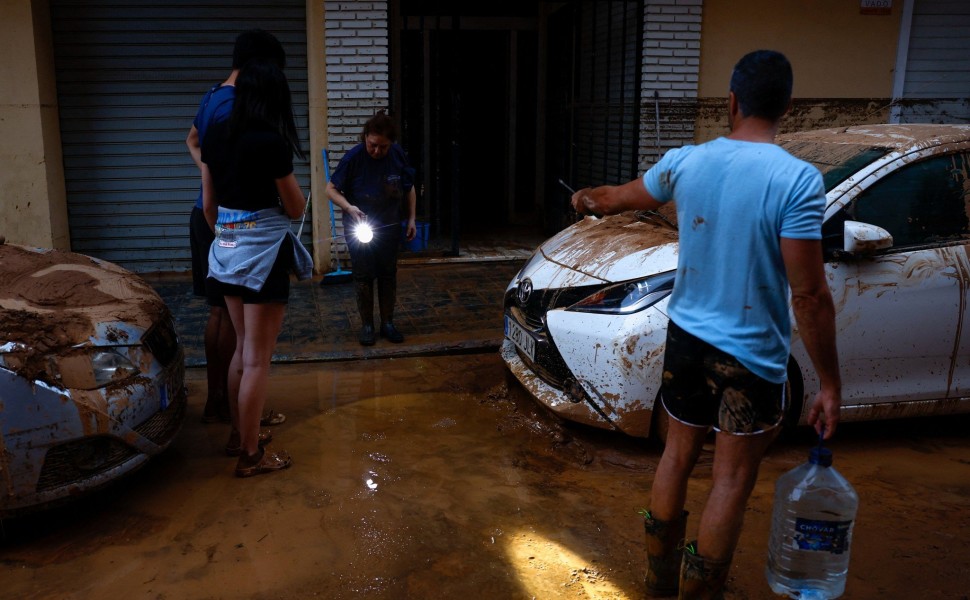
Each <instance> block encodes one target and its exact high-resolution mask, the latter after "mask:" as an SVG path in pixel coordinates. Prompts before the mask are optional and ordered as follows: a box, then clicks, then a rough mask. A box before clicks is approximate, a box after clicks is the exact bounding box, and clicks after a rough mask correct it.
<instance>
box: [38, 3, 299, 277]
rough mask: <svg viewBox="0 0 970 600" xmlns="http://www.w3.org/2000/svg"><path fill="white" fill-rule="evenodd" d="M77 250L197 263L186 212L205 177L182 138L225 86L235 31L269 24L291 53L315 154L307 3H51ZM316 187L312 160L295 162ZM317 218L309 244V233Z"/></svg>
mask: <svg viewBox="0 0 970 600" xmlns="http://www.w3.org/2000/svg"><path fill="white" fill-rule="evenodd" d="M51 16H52V28H53V37H54V52H55V66H56V70H57V93H58V104H59V110H60V119H61V137H62V142H63V151H64V171H65V178H66V182H67V203H68V215H69V222H70V228H71V247H72V249H73V250H74V251H75V252H81V253H84V254H89V255H92V256H96V257H99V258H103V259H106V260H110V261H112V262H115V263H118V264H120V265H122V266H124V267H126V268H129V269H132V270H134V271H139V272H148V271H186V270H188V269H190V268H191V265H190V254H189V243H188V217H189V212H190V211H191V209H192V206H193V203H194V202H195V198H196V195H197V193H198V186H199V174H198V170H197V169H196V168H195V165H194V163H193V162H192V159H191V157H190V156H189V154H188V150H187V149H186V147H185V137H186V135H187V134H188V131H189V128H190V127H191V126H192V119H193V117H194V116H195V111H196V109H197V108H198V103H199V100H200V99H201V98H202V95H203V94H204V93H205V92H206V90H208V89H209V88H210V87H211V86H212V85H214V84H216V83H219V82H221V81H223V80H224V79H225V78H226V76H227V75H228V74H229V70H230V67H231V64H232V49H233V43H234V42H235V37H236V35H237V34H238V33H239V32H241V31H244V30H246V29H251V28H254V27H260V28H262V29H265V30H267V31H269V32H271V33H273V34H274V35H276V36H277V37H278V38H279V39H280V41H281V42H282V44H283V47H284V48H285V49H286V52H287V67H286V75H287V78H288V79H289V82H290V87H291V90H292V92H293V104H294V111H295V112H296V118H297V127H298V128H299V132H300V137H301V141H302V144H303V148H304V150H306V151H308V152H307V156H308V160H309V142H308V139H309V134H308V117H307V60H306V8H305V4H304V1H303V0H274V2H272V3H269V2H266V1H265V0H264V1H263V2H252V1H249V2H247V1H238V0H237V1H233V2H229V1H225V0H209V1H208V2H206V3H204V4H200V3H198V2H190V1H187V0H167V1H166V2H165V3H161V2H154V1H149V0H142V1H137V0H99V1H91V0H52V2H51ZM295 164H296V173H297V177H298V179H299V181H300V183H301V185H302V186H303V189H304V192H306V190H308V189H309V181H310V177H309V165H308V164H307V163H306V161H304V162H303V163H302V164H301V161H299V160H298V159H297V160H296V163H295ZM309 230H310V227H309V219H308V224H307V226H306V227H304V234H303V237H304V241H305V243H307V244H309V240H310V238H311V237H312V236H311V235H310V233H309Z"/></svg>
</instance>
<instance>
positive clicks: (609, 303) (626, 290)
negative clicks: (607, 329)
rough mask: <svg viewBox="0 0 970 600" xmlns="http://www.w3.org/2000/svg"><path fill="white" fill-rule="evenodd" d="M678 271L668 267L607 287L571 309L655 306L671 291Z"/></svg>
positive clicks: (623, 310) (626, 310)
mask: <svg viewBox="0 0 970 600" xmlns="http://www.w3.org/2000/svg"><path fill="white" fill-rule="evenodd" d="M676 274H677V271H666V272H664V273H658V274H656V275H651V276H650V277H645V278H643V279H636V280H634V281H625V282H623V283H618V284H616V285H611V286H609V287H605V288H603V289H601V290H599V291H598V292H596V293H595V294H592V295H590V296H587V297H586V298H584V299H582V300H580V301H579V302H577V303H576V304H574V305H572V306H570V307H569V308H568V309H567V310H574V311H578V312H591V313H603V314H609V315H628V314H631V313H635V312H637V311H641V310H643V309H645V308H647V307H648V306H653V305H654V304H656V303H657V302H660V301H661V300H663V299H664V298H666V297H667V296H669V295H670V293H671V292H672V291H673V289H674V276H675V275H676Z"/></svg>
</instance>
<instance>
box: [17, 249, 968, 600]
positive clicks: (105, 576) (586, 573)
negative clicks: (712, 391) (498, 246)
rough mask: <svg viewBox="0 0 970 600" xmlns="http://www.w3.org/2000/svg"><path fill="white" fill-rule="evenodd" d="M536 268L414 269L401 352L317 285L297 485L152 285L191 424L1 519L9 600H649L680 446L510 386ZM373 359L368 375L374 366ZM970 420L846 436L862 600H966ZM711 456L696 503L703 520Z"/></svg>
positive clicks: (299, 419)
mask: <svg viewBox="0 0 970 600" xmlns="http://www.w3.org/2000/svg"><path fill="white" fill-rule="evenodd" d="M520 266H521V260H502V261H488V262H485V261H478V262H461V263H440V264H435V263H430V262H424V263H420V264H403V265H402V266H401V268H400V278H399V287H400V288H401V293H400V301H399V313H398V318H397V319H396V320H397V322H398V324H399V326H400V327H401V329H402V330H403V331H404V333H405V334H406V335H407V336H408V339H407V341H406V342H405V343H404V344H401V345H393V344H389V343H387V342H386V341H383V340H382V341H379V342H378V345H376V346H374V347H372V348H362V347H361V346H359V345H358V344H357V341H356V332H357V321H356V316H355V313H356V308H355V305H354V301H353V289H352V284H335V285H324V286H321V285H320V284H319V278H318V279H317V280H315V281H311V282H304V283H298V284H294V286H293V295H292V301H291V305H290V309H289V311H288V315H287V319H286V322H285V324H284V333H283V336H281V343H280V347H279V351H278V353H277V356H276V359H275V362H276V364H274V366H273V368H272V371H271V379H270V386H269V392H268V401H267V405H268V406H270V407H272V408H275V409H276V410H280V411H282V412H284V413H285V414H286V415H287V416H288V418H287V420H286V422H285V423H283V424H282V425H279V426H277V427H274V428H273V435H274V441H273V442H272V443H271V446H270V447H271V448H272V449H284V450H287V451H288V452H289V453H290V454H291V455H292V456H293V458H294V465H293V466H292V467H291V468H290V469H288V470H286V471H283V472H280V473H273V474H269V475H263V476H259V477H254V478H251V479H238V478H236V477H234V476H233V467H234V465H235V459H233V458H228V457H226V456H225V454H224V451H223V447H224V445H225V443H226V438H227V436H228V428H227V426H226V425H220V424H202V423H201V422H200V417H201V411H202V404H203V403H204V398H205V395H206V390H205V369H204V368H201V367H199V365H202V364H203V363H204V356H203V353H202V343H201V342H202V330H203V327H204V320H205V315H206V308H205V306H204V304H203V303H201V302H200V301H199V300H198V299H195V298H194V297H192V295H191V290H190V286H189V284H188V281H187V280H186V279H185V278H184V277H183V278H181V279H173V278H155V280H150V281H151V283H152V284H153V285H154V286H155V288H156V289H158V290H159V291H160V293H161V294H162V296H163V297H164V298H165V299H166V301H167V302H168V303H169V305H170V307H171V308H172V310H173V312H174V314H175V316H176V319H177V322H178V327H179V331H180V334H181V337H182V340H183V343H184V344H185V346H186V350H187V355H188V361H187V362H188V363H189V365H190V366H195V367H196V368H190V369H188V371H187V378H188V379H187V386H188V392H189V414H188V418H187V421H186V423H185V425H184V427H183V429H182V431H181V432H180V434H179V435H178V436H177V437H176V439H175V441H174V442H173V445H172V447H171V448H170V449H169V450H168V451H167V452H165V453H164V454H162V455H161V456H159V457H157V458H156V459H154V460H153V461H151V462H150V463H149V464H148V465H147V466H145V467H144V468H143V469H142V470H140V471H139V472H137V473H135V474H134V475H133V476H132V477H129V478H127V479H125V480H123V481H121V482H119V483H118V484H116V485H113V486H111V487H109V488H107V489H106V490H104V491H102V492H99V493H97V494H94V495H92V496H89V497H85V498H80V499H78V501H77V502H75V503H72V504H70V505H67V506H63V507H59V508H55V509H52V510H49V511H46V512H43V513H39V514H35V515H27V516H24V517H20V518H16V519H7V520H4V521H0V581H2V582H3V583H2V585H0V600H6V599H7V598H10V599H21V598H32V599H33V598H37V599H41V600H46V599H63V598H68V599H89V598H90V599H101V598H114V597H121V598H153V599H163V598H180V599H182V598H185V599H208V598H253V599H269V598H273V599H281V600H290V599H303V598H333V599H343V598H348V599H357V598H367V599H380V600H384V599H387V600H397V599H430V598H435V599H437V598H464V599H467V600H476V599H479V598H482V599H486V598H487V599H490V600H491V599H520V598H521V599H526V600H528V599H536V598H538V599H553V600H564V599H567V598H568V599H604V600H605V599H611V600H619V599H627V598H629V599H633V598H642V597H643V594H644V590H643V583H642V570H643V568H644V563H645V556H644V552H643V540H642V535H643V534H642V520H641V518H640V517H639V516H638V515H637V512H636V511H637V509H639V508H642V507H643V506H644V504H645V503H646V500H647V497H648V493H649V489H650V485H651V484H652V480H653V473H654V468H655V465H656V462H657V460H658V459H659V456H660V451H661V450H660V447H659V445H658V444H656V443H653V442H651V441H648V440H647V441H645V440H637V439H632V438H628V437H625V436H622V435H619V434H612V433H609V432H603V431H598V430H590V429H586V428H583V427H578V426H575V425H572V424H569V423H563V422H561V421H559V420H557V419H555V418H553V417H552V416H551V415H549V414H548V413H546V412H545V411H543V410H542V409H541V408H540V407H539V406H538V405H537V404H536V403H535V402H533V401H532V400H531V399H530V398H529V397H527V396H526V394H525V393H524V392H523V391H522V389H521V388H520V387H518V386H517V385H515V384H514V383H513V384H510V383H509V379H508V376H507V373H506V369H505V367H504V365H503V364H502V361H501V359H500V357H499V356H498V353H497V352H496V351H495V348H496V347H497V346H498V343H499V342H500V340H501V337H502V309H501V299H502V293H503V292H504V289H505V286H506V285H507V283H508V282H509V281H510V279H511V278H512V277H513V276H514V274H515V272H516V271H517V270H518V268H519V267H520ZM354 359H367V360H354ZM968 428H970V417H967V416H960V417H948V418H944V419H910V420H908V421H897V422H888V423H881V424H847V425H843V426H842V427H840V431H839V434H838V436H837V438H836V440H835V441H834V442H833V443H832V444H831V447H832V449H833V451H834V453H835V460H836V466H837V468H839V470H840V472H842V473H843V475H845V476H846V477H847V478H848V479H849V481H851V482H852V483H853V485H855V487H856V489H857V491H858V492H859V495H860V498H861V506H860V510H859V517H858V521H857V525H856V530H855V538H854V540H853V544H852V559H851V562H850V568H849V581H848V586H847V591H846V594H845V596H844V598H847V599H856V600H875V599H877V598H878V599H883V598H910V597H912V598H921V599H928V600H937V599H939V600H943V599H948V600H949V599H967V598H968V594H967V590H968V589H970V570H968V569H967V567H968V566H970V550H967V548H966V544H965V543H964V540H966V539H968V537H970V483H968V482H970V438H968V436H967V435H966V431H967V430H968ZM813 443H814V436H813V435H812V434H811V432H810V431H803V432H796V434H795V435H794V436H791V437H789V438H784V439H782V440H779V442H777V443H776V444H775V446H773V447H772V448H771V450H770V451H769V454H768V457H767V458H766V460H765V462H764V464H763V466H762V469H761V475H760V477H759V480H758V483H757V485H756V487H755V490H754V493H753V494H752V499H751V502H750V504H749V508H748V511H747V514H746V523H745V528H744V531H743V533H742V538H741V542H740V545H739V548H738V551H737V553H736V554H735V557H734V561H733V562H732V568H731V575H730V578H729V583H728V586H729V587H728V593H727V596H726V597H727V598H728V599H729V600H731V599H736V600H745V599H768V598H771V597H773V596H772V595H771V594H770V592H769V590H768V588H767V584H766V583H765V579H764V574H763V571H764V562H765V554H766V544H767V537H768V530H769V528H770V523H769V520H770V515H771V500H772V496H773V489H774V481H775V480H776V479H777V478H778V476H780V475H781V474H782V473H784V472H785V471H787V470H789V469H791V468H793V467H794V466H796V465H798V464H800V463H801V462H803V461H804V460H805V458H806V455H807V451H808V448H809V447H810V446H811V445H812V444H813ZM711 463H712V455H711V454H710V453H708V452H705V453H704V454H703V455H702V457H701V461H700V463H699V464H698V467H697V469H695V472H694V477H693V478H692V479H691V481H690V484H689V490H688V494H689V496H688V506H687V508H688V510H690V511H691V513H692V516H691V520H690V521H689V525H688V533H689V534H690V533H692V532H694V531H696V521H697V518H698V517H699V514H700V510H701V507H702V504H703V501H704V497H705V494H706V492H707V489H708V488H709V485H710V476H711Z"/></svg>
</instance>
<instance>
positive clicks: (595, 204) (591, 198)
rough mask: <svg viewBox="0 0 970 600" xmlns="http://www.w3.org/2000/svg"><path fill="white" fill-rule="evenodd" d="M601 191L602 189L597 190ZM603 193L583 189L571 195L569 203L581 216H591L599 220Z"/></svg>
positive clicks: (601, 212)
mask: <svg viewBox="0 0 970 600" xmlns="http://www.w3.org/2000/svg"><path fill="white" fill-rule="evenodd" d="M597 189H600V190H602V188H597ZM603 196H604V193H602V192H601V193H597V192H596V190H595V189H594V188H583V189H581V190H579V191H578V192H576V193H575V194H573V196H572V198H571V199H570V201H571V202H572V205H573V209H574V210H575V211H576V212H577V213H579V214H581V215H591V216H593V217H596V218H599V217H600V215H602V214H603V207H602V205H601V204H602V200H603Z"/></svg>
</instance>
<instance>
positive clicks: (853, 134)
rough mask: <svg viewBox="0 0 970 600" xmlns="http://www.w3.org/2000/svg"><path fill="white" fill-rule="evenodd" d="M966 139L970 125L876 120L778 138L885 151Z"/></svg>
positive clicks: (784, 140) (781, 135) (968, 137)
mask: <svg viewBox="0 0 970 600" xmlns="http://www.w3.org/2000/svg"><path fill="white" fill-rule="evenodd" d="M968 140H970V125H957V124H929V123H925V124H923V123H911V124H905V125H901V124H896V125H889V124H877V125H857V126H855V127H836V128H831V129H816V130H813V131H800V132H796V133H785V134H779V135H778V137H777V141H778V142H779V143H782V142H788V141H791V142H803V141H804V142H808V141H811V142H822V143H832V144H853V145H858V146H871V147H881V148H886V149H887V150H889V151H905V150H908V149H918V148H927V147H931V146H939V145H942V144H951V143H955V142H965V141H968Z"/></svg>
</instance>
